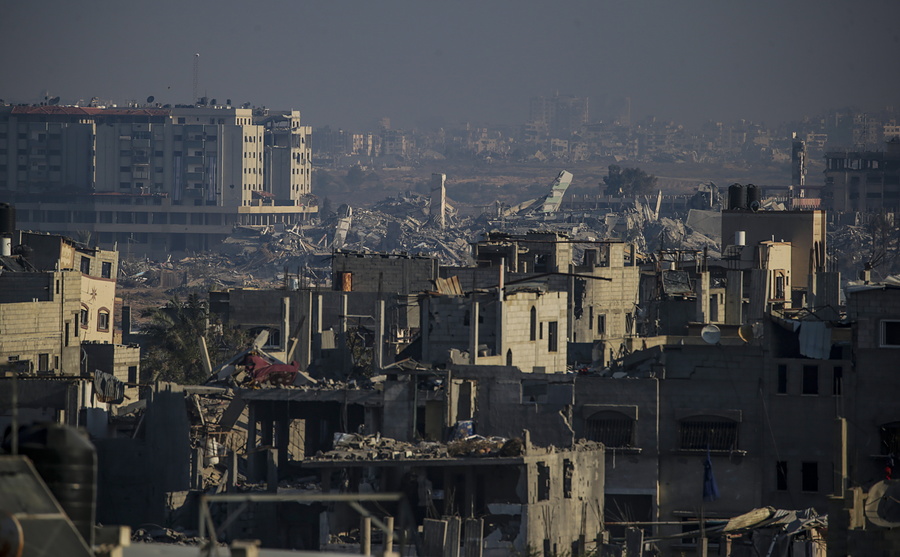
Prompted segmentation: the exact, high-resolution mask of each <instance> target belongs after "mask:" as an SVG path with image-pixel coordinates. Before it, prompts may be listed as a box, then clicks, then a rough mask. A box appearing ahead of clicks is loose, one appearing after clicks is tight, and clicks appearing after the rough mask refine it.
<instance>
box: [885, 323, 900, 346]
mask: <svg viewBox="0 0 900 557" xmlns="http://www.w3.org/2000/svg"><path fill="white" fill-rule="evenodd" d="M881 347H882V348H900V321H887V320H885V321H882V322H881Z"/></svg>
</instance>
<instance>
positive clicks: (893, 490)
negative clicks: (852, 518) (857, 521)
mask: <svg viewBox="0 0 900 557" xmlns="http://www.w3.org/2000/svg"><path fill="white" fill-rule="evenodd" d="M866 518H868V519H869V522H871V523H872V524H874V525H875V526H881V527H883V528H896V527H897V526H900V480H882V481H880V482H878V483H877V484H875V485H873V486H872V488H871V489H869V494H868V496H867V497H866Z"/></svg>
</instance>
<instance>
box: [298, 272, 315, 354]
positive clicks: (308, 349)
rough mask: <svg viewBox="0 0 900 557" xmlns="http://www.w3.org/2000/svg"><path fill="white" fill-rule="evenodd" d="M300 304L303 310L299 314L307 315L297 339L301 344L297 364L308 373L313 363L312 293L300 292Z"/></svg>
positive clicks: (309, 291)
mask: <svg viewBox="0 0 900 557" xmlns="http://www.w3.org/2000/svg"><path fill="white" fill-rule="evenodd" d="M300 304H301V309H300V312H298V313H299V314H300V315H305V316H306V319H303V320H302V321H301V323H300V330H299V331H297V337H298V339H299V342H300V346H299V350H300V354H299V357H298V358H297V362H298V363H299V364H300V369H302V370H303V371H306V370H307V369H309V364H310V363H311V362H312V323H311V321H312V314H313V311H312V291H311V290H302V291H301V292H300Z"/></svg>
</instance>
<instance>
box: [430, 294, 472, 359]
mask: <svg viewBox="0 0 900 557" xmlns="http://www.w3.org/2000/svg"><path fill="white" fill-rule="evenodd" d="M478 309H479V308H478V300H476V299H475V293H474V292H472V306H471V309H470V310H469V363H470V364H472V365H473V366H474V365H476V364H478ZM426 327H427V325H425V324H423V325H422V328H423V329H425V328H426Z"/></svg>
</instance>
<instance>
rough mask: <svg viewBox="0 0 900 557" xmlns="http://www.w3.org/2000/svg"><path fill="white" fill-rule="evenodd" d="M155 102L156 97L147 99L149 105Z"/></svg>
mask: <svg viewBox="0 0 900 557" xmlns="http://www.w3.org/2000/svg"><path fill="white" fill-rule="evenodd" d="M155 100H156V97H154V96H153V95H150V96H149V97H147V104H150V103H152V102H153V101H155Z"/></svg>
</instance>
